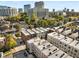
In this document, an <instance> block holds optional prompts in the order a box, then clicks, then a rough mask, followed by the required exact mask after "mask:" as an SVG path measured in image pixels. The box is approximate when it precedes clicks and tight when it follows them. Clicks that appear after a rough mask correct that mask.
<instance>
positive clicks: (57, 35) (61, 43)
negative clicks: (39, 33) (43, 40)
mask: <svg viewBox="0 0 79 59" xmlns="http://www.w3.org/2000/svg"><path fill="white" fill-rule="evenodd" d="M63 29H64V28H59V27H55V28H52V29H51V30H52V31H53V32H52V33H49V34H48V35H47V40H48V41H49V42H50V43H52V44H53V45H55V46H56V47H58V48H59V49H61V50H62V51H64V52H66V53H67V54H69V55H70V56H72V57H74V58H76V57H78V58H79V41H78V40H79V38H78V37H79V35H78V31H76V30H74V31H72V30H71V29H68V28H66V29H64V30H63Z"/></svg>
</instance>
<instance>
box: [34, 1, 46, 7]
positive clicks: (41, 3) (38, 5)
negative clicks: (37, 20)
mask: <svg viewBox="0 0 79 59" xmlns="http://www.w3.org/2000/svg"><path fill="white" fill-rule="evenodd" d="M35 8H44V2H43V1H40V2H35Z"/></svg>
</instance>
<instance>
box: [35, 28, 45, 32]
mask: <svg viewBox="0 0 79 59" xmlns="http://www.w3.org/2000/svg"><path fill="white" fill-rule="evenodd" d="M36 30H38V31H40V32H44V31H43V30H41V29H40V28H36Z"/></svg>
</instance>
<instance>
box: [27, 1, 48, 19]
mask: <svg viewBox="0 0 79 59" xmlns="http://www.w3.org/2000/svg"><path fill="white" fill-rule="evenodd" d="M48 11H49V10H48V9H46V8H44V2H42V1H40V2H35V7H34V8H32V9H30V10H29V11H28V15H29V16H30V17H31V16H32V14H33V13H35V15H36V16H37V17H38V18H47V17H48Z"/></svg>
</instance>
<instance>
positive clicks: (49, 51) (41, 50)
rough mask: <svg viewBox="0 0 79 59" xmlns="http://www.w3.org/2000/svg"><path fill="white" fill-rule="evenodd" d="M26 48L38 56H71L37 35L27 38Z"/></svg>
mask: <svg viewBox="0 0 79 59" xmlns="http://www.w3.org/2000/svg"><path fill="white" fill-rule="evenodd" d="M27 48H28V49H29V52H30V53H33V54H35V55H36V56H37V57H38V58H73V57H71V56H69V55H68V54H67V53H65V52H63V51H62V50H60V49H59V48H57V47H56V46H54V45H52V44H51V43H49V42H48V41H47V40H45V39H40V38H39V37H34V38H32V39H30V40H27Z"/></svg>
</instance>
